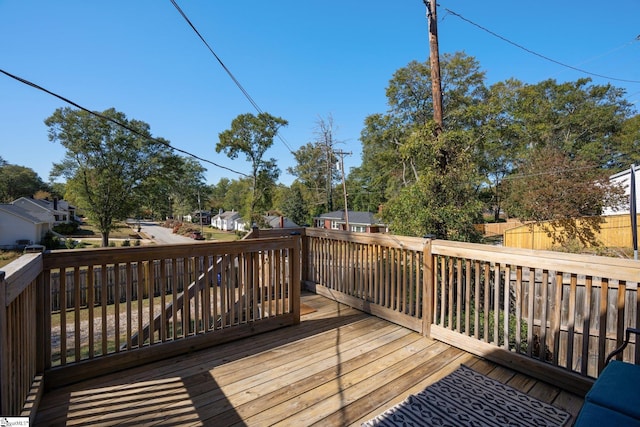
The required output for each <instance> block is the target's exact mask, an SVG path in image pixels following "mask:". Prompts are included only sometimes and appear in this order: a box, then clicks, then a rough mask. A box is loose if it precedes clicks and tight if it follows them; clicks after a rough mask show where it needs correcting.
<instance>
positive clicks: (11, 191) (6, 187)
mask: <svg viewBox="0 0 640 427" xmlns="http://www.w3.org/2000/svg"><path fill="white" fill-rule="evenodd" d="M38 191H46V192H49V191H50V189H49V186H48V185H47V184H45V183H44V182H43V181H42V179H41V178H40V177H39V176H38V174H37V173H36V172H35V171H34V170H33V169H31V168H28V167H25V166H19V165H12V164H10V163H7V162H6V161H5V160H4V159H3V158H2V157H0V203H10V202H13V201H14V200H16V199H18V198H20V197H31V196H33V195H34V194H36V193H37V192H38Z"/></svg>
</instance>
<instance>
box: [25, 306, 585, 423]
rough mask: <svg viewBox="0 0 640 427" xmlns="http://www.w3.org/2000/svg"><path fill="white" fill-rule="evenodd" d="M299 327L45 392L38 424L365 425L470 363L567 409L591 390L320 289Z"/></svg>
mask: <svg viewBox="0 0 640 427" xmlns="http://www.w3.org/2000/svg"><path fill="white" fill-rule="evenodd" d="M302 301H303V303H304V304H306V305H307V306H311V307H313V308H315V309H316V310H317V311H315V312H312V313H310V314H304V315H303V316H302V322H301V323H300V324H299V325H297V326H293V327H289V328H285V329H281V330H278V331H275V332H270V333H267V334H263V335H259V336H257V337H253V338H249V339H244V340H240V341H236V342H233V343H229V344H225V345H222V346H218V347H215V348H212V349H208V350H203V351H199V352H195V353H192V354H186V355H184V356H180V357H176V358H172V359H169V360H165V361H163V362H157V363H153V364H148V365H144V366H140V367H137V368H134V369H129V370H127V371H123V372H117V373H113V375H109V376H103V377H98V378H94V379H92V380H88V381H84V382H82V383H78V384H75V385H73V386H69V387H65V388H63V389H58V390H54V391H52V392H50V393H47V394H45V396H44V397H43V400H42V402H41V404H40V409H39V411H38V416H37V420H36V425H37V426H57V425H82V426H87V425H91V426H99V425H109V426H112V425H120V426H142V425H145V426H146V425H172V426H200V425H205V426H231V425H234V426H267V425H269V426H270V425H283V426H292V425H294V426H306V425H313V424H318V425H322V426H348V425H360V423H362V422H363V421H366V420H367V419H369V418H372V417H373V416H375V415H377V414H378V413H380V412H382V411H384V410H385V409H387V408H388V407H390V406H392V405H394V404H396V403H397V402H399V401H401V400H403V399H404V398H405V397H406V396H407V395H408V394H411V393H414V392H417V391H419V390H421V389H423V388H424V387H426V386H427V385H429V384H431V383H433V382H435V381H437V380H438V379H440V378H442V377H443V376H445V375H447V374H449V373H450V372H452V371H453V370H455V369H456V368H457V367H458V366H459V365H460V364H466V365H467V366H470V367H472V368H473V369H475V370H477V371H479V372H482V373H484V374H486V375H488V376H489V377H491V378H494V379H497V380H499V381H501V382H504V383H507V384H509V385H510V386H512V387H514V388H516V389H519V390H521V391H524V392H526V393H528V394H529V395H531V396H534V397H536V398H538V399H540V400H543V401H545V402H548V403H551V404H553V405H555V406H557V407H559V408H562V409H565V410H567V411H568V412H570V413H571V414H573V415H574V416H575V415H576V414H577V412H578V411H579V409H580V407H581V406H582V398H580V397H578V396H576V395H573V394H570V393H568V392H565V391H562V390H560V389H558V388H556V387H554V386H551V385H549V384H545V383H542V382H538V381H536V380H534V379H532V378H529V377H527V376H524V375H522V374H518V373H515V372H513V371H511V370H509V369H506V368H503V367H501V366H497V365H495V364H493V363H490V362H487V361H485V360H481V359H479V358H477V357H475V356H472V355H470V354H468V353H465V352H463V351H461V350H458V349H456V348H453V347H451V346H449V345H446V344H443V343H441V342H437V341H433V340H429V339H426V338H424V337H422V336H420V335H419V334H417V333H414V332H411V331H409V330H408V329H405V328H403V327H400V326H397V325H394V324H392V323H389V322H387V321H384V320H381V319H378V318H376V317H372V316H369V315H367V314H364V313H361V312H359V311H357V310H354V309H352V308H349V307H347V306H345V305H341V304H338V303H336V302H334V301H330V300H328V299H326V298H323V297H321V296H318V295H313V294H303V296H302Z"/></svg>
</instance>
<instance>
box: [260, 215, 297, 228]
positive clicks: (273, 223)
mask: <svg viewBox="0 0 640 427" xmlns="http://www.w3.org/2000/svg"><path fill="white" fill-rule="evenodd" d="M264 219H265V221H266V222H267V224H268V225H269V227H271V228H280V216H276V215H265V217H264ZM297 227H300V226H299V225H298V224H296V223H295V222H293V221H291V220H290V219H289V218H287V217H285V218H284V228H297Z"/></svg>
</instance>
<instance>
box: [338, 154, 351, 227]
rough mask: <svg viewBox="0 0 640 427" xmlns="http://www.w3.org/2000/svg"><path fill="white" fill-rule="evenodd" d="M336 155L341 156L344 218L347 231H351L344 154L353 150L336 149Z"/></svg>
mask: <svg viewBox="0 0 640 427" xmlns="http://www.w3.org/2000/svg"><path fill="white" fill-rule="evenodd" d="M335 154H336V156H340V170H341V171H342V193H343V194H344V220H345V223H346V224H345V226H346V228H347V231H350V227H349V205H348V204H347V183H346V181H345V179H344V156H350V155H351V152H350V151H349V152H346V151H342V150H340V151H336V152H335Z"/></svg>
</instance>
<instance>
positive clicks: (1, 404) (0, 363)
mask: <svg viewBox="0 0 640 427" xmlns="http://www.w3.org/2000/svg"><path fill="white" fill-rule="evenodd" d="M7 334H8V331H7V282H6V281H5V273H4V271H0V414H1V415H12V414H11V413H10V411H9V409H10V408H9V387H11V381H10V379H9V374H10V371H9V339H8V336H7Z"/></svg>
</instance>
